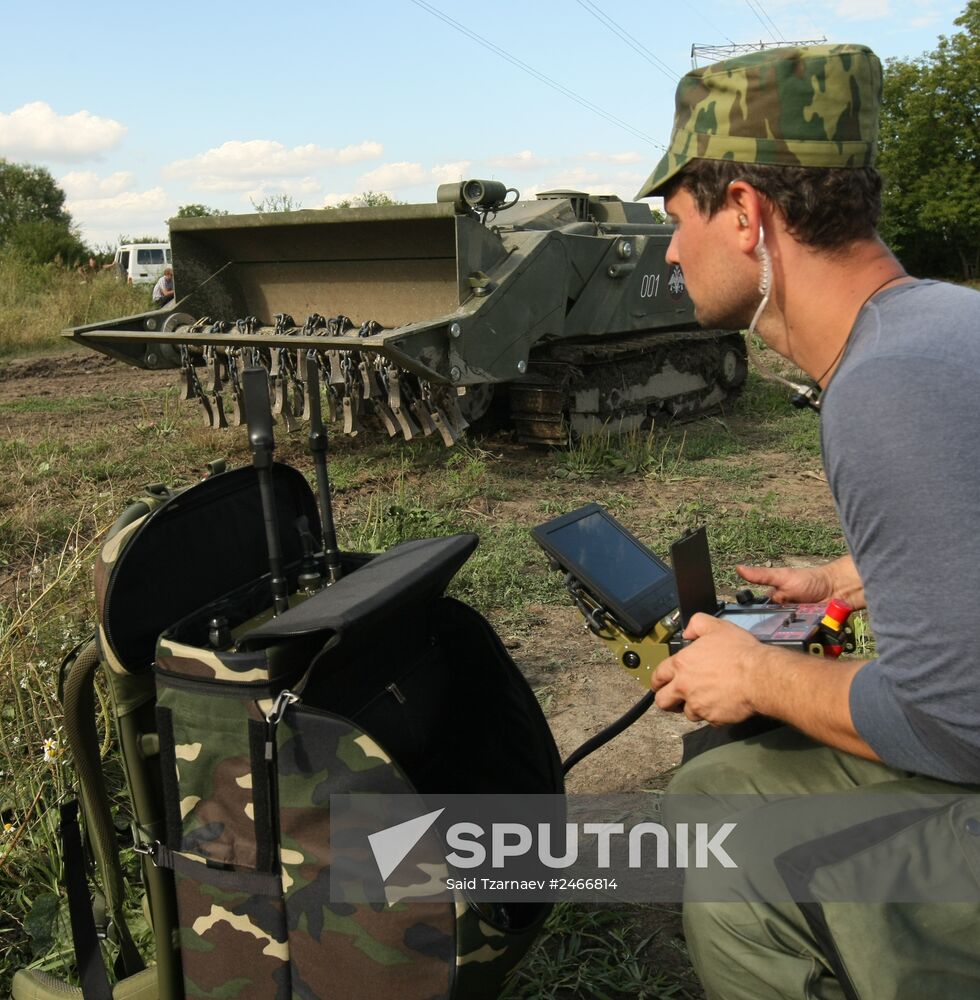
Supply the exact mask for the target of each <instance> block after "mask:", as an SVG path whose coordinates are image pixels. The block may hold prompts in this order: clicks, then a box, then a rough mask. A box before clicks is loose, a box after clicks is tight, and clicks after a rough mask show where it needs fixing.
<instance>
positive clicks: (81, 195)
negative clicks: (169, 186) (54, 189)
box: [58, 170, 136, 200]
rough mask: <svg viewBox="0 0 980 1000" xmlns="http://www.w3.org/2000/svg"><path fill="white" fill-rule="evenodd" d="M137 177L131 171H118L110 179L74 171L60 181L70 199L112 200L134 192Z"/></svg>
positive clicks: (88, 172) (84, 171) (91, 172)
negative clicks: (125, 192) (119, 195)
mask: <svg viewBox="0 0 980 1000" xmlns="http://www.w3.org/2000/svg"><path fill="white" fill-rule="evenodd" d="M135 182H136V175H135V174H134V173H132V172H131V171H129V170H117V171H116V172H115V173H113V174H110V175H109V176H108V177H99V175H98V174H96V173H95V172H94V171H92V170H73V171H71V172H70V173H67V174H65V175H64V177H62V178H60V179H59V180H58V184H59V185H60V186H61V189H62V190H63V191H64V192H65V195H66V196H67V197H68V198H69V199H76V200H78V199H85V198H111V197H112V196H113V195H117V194H122V193H123V192H124V191H130V190H132V188H133V186H134V184H135Z"/></svg>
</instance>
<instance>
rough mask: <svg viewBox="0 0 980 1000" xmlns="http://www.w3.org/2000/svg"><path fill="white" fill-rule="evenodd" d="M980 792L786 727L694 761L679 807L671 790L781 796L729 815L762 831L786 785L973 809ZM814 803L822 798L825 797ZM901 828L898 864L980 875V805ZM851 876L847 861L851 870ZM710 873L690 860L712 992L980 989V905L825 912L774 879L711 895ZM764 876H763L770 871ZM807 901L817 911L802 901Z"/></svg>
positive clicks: (739, 998) (758, 835)
mask: <svg viewBox="0 0 980 1000" xmlns="http://www.w3.org/2000/svg"><path fill="white" fill-rule="evenodd" d="M978 791H980V786H963V785H952V784H949V783H946V782H942V781H938V780H935V779H931V778H926V777H923V776H921V775H914V774H911V773H909V772H905V771H899V770H895V769H893V768H890V767H886V766H885V765H883V764H881V763H877V762H873V761H867V760H862V759H861V758H858V757H855V756H853V755H851V754H847V753H844V752H842V751H837V750H834V749H832V748H830V747H827V746H823V745H822V744H818V743H816V742H814V741H812V740H810V739H809V738H808V737H806V736H803V735H802V734H801V733H799V732H797V731H795V730H792V729H789V728H787V727H783V728H779V729H776V730H773V731H771V732H768V733H765V734H764V735H762V736H758V737H754V738H752V739H749V740H744V741H742V742H739V743H733V744H730V745H727V746H723V747H719V748H716V749H714V750H711V751H708V752H707V753H704V754H702V755H700V756H698V757H696V758H695V759H693V760H692V761H690V762H689V763H687V764H685V765H684V766H683V767H682V768H681V769H680V771H679V772H678V773H677V775H676V776H675V778H674V779H673V781H672V782H671V785H670V787H669V789H668V798H667V801H666V803H665V811H666V812H668V813H669V811H670V809H671V806H670V796H673V795H684V796H685V797H687V796H692V797H693V796H704V797H707V798H706V799H705V801H710V800H711V799H715V800H716V801H717V799H718V798H722V799H724V800H726V801H732V800H731V799H730V798H729V797H730V796H732V795H735V796H739V795H742V796H745V797H748V796H765V797H767V798H768V797H774V798H772V799H771V802H772V803H773V804H772V805H767V804H766V802H765V801H764V800H763V799H761V798H760V799H754V800H752V801H754V802H757V803H760V804H759V805H757V806H756V807H755V808H753V809H752V810H751V814H748V813H747V814H746V815H741V816H735V817H731V818H734V819H736V820H738V822H739V823H740V824H744V825H745V826H746V827H747V830H748V832H747V836H748V837H749V838H754V839H755V840H757V841H758V840H764V839H766V838H767V837H768V838H770V839H772V837H773V835H772V833H771V831H772V829H773V828H774V826H777V825H778V822H777V823H774V822H773V820H774V818H775V819H777V820H778V817H774V816H771V815H767V813H773V814H775V811H776V809H777V808H778V806H779V804H782V805H786V804H790V805H791V804H792V803H791V802H790V800H786V799H781V798H779V797H781V796H801V797H806V796H810V795H813V796H820V795H825V794H827V793H830V794H834V795H835V798H836V796H837V795H838V794H843V795H855V794H856V795H863V796H864V798H865V799H870V798H872V797H874V798H876V799H877V798H878V795H877V793H889V792H895V793H899V794H901V793H906V792H907V793H909V794H910V795H927V796H932V795H942V796H945V795H955V796H958V797H959V796H964V795H965V796H966V801H967V803H968V808H969V809H971V810H973V812H976V809H977V807H976V805H975V804H974V802H975V796H974V794H973V793H976V792H978ZM872 793H874V795H873V796H872ZM677 801H681V800H677ZM683 801H688V802H690V801H698V800H696V799H687V798H685V800H683ZM878 801H879V802H880V801H883V800H881V799H878ZM797 802H798V803H799V805H797V806H796V807H795V808H797V810H799V809H800V808H805V807H806V805H807V804H808V801H807V800H806V799H805V798H803V799H800V800H797ZM809 804H812V805H814V806H817V807H819V800H817V799H813V800H809ZM814 817H816V819H815V823H814V825H815V826H817V827H819V814H817V813H816V812H814ZM902 838H904V840H903V839H902ZM891 839H892V841H893V843H892V845H891V850H892V856H893V857H894V856H895V850H896V847H895V842H897V844H898V845H899V846H898V848H897V850H898V852H899V854H898V857H899V863H900V864H904V865H905V867H906V868H908V869H909V870H910V871H911V875H910V876H909V877H911V878H918V879H919V880H920V885H921V884H922V883H923V881H924V880H929V879H931V878H934V877H937V875H936V873H937V871H940V870H943V869H944V870H945V871H946V872H947V876H946V877H949V875H948V873H949V872H950V871H951V872H952V876H951V877H952V878H954V879H958V880H959V881H960V883H961V884H962V880H963V879H964V878H965V879H966V880H968V881H969V880H971V879H972V880H973V882H977V881H978V879H980V820H978V819H977V818H976V817H975V816H970V817H969V818H964V815H962V814H960V815H959V817H958V822H957V823H951V822H950V816H949V815H947V814H945V810H944V811H943V815H941V816H939V817H938V818H936V819H935V820H934V821H930V823H927V824H925V825H924V826H923V825H922V824H919V827H915V828H913V827H909V828H908V829H903V830H902V831H901V832H900V833H899V834H898V835H897V837H893V838H891ZM867 853H868V852H864V854H865V855H866V854H867ZM848 861H849V863H851V862H850V859H848ZM853 863H854V864H857V865H858V866H860V865H862V864H863V865H865V866H867V865H878V864H880V859H879V860H878V861H876V860H874V858H873V857H871V858H870V859H869V858H868V857H864V856H862V857H861V858H860V859H859V860H857V861H855V862H853ZM773 871H775V868H773ZM852 874H855V872H854V871H851V870H850V869H847V868H845V870H844V877H845V878H847V877H848V876H849V875H852ZM903 874H904V875H908V874H909V872H908V871H906V872H903ZM857 875H860V872H857ZM711 877H712V876H711V874H710V873H706V872H697V871H695V870H693V869H692V870H689V871H688V873H687V876H686V880H685V891H684V899H685V903H684V931H685V936H686V938H687V943H688V949H689V952H690V955H691V960H692V962H693V964H694V968H695V970H696V971H697V973H698V976H699V977H700V979H701V982H702V984H703V986H704V988H705V992H706V994H707V996H708V998H709V1000H787V998H800V1000H962V998H966V997H976V996H980V904H977V903H975V902H928V901H917V902H901V903H897V902H867V903H865V902H833V901H829V902H824V903H823V904H821V905H820V906H819V907H818V910H819V918H818V919H817V920H816V921H814V920H813V919H812V916H813V908H812V906H811V904H809V903H807V904H804V905H803V906H801V905H799V904H798V903H796V902H794V901H793V899H797V898H799V897H797V896H793V897H789V896H788V895H787V894H786V892H785V891H784V892H783V894H782V896H781V898H777V897H773V901H771V902H766V901H765V900H766V898H767V897H766V895H765V891H763V892H762V893H761V894H755V893H748V894H746V895H748V896H749V898H750V899H751V900H752V901H725V902H714V901H703V900H711V899H712V898H717V893H716V895H715V896H712V887H711V886H709V885H707V880H708V879H710V878H711ZM765 878H766V876H765V874H763V883H765ZM974 888H975V887H974V886H973V884H972V883H970V893H968V894H967V895H968V896H970V897H971V898H975V899H980V891H978V892H977V893H973V889H974ZM715 891H716V887H715ZM923 895H928V893H923ZM735 896H736V898H738V896H739V894H738V893H735ZM760 900H761V901H760ZM808 907H810V916H811V919H809V920H808V919H807V914H806V913H805V912H804V911H805V910H806V909H807V908H808Z"/></svg>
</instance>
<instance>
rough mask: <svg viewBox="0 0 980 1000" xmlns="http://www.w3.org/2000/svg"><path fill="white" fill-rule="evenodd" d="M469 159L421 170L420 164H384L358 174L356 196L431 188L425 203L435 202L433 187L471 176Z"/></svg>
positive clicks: (393, 193) (402, 192)
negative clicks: (367, 192)
mask: <svg viewBox="0 0 980 1000" xmlns="http://www.w3.org/2000/svg"><path fill="white" fill-rule="evenodd" d="M472 165H473V164H472V162H471V161H470V160H456V161H454V162H451V163H437V164H435V165H434V166H431V167H423V166H422V164H421V163H409V162H408V161H406V160H403V161H401V162H400V163H385V164H383V165H382V166H380V167H376V168H375V169H374V170H369V171H368V172H367V173H365V174H361V176H360V177H358V179H357V185H358V188H359V189H360V193H363V192H364V191H379V192H383V193H385V194H388V195H394V196H395V197H398V196H399V193H401V194H404V192H405V189H406V188H416V187H423V188H432V189H433V190H432V191H431V192H430V193H429V195H427V196H426V198H425V200H426V201H434V200H435V194H436V193H435V187H436V186H437V185H439V184H451V183H453V182H454V181H463V180H466V178H467V177H470V176H472V173H471V171H470V167H472Z"/></svg>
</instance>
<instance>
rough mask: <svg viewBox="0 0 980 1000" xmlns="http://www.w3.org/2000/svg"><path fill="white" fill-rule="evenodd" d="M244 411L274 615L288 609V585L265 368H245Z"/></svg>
mask: <svg viewBox="0 0 980 1000" xmlns="http://www.w3.org/2000/svg"><path fill="white" fill-rule="evenodd" d="M242 381H243V382H244V384H245V411H246V413H247V416H248V443H249V446H250V447H251V449H252V465H253V467H254V468H255V472H256V474H257V475H258V478H259V495H260V496H261V498H262V518H263V520H264V521H265V542H266V546H267V547H268V549H269V582H270V584H271V587H272V614H273V616H275V615H281V614H282V613H283V612H284V611H288V610H289V584H288V583H287V581H286V577H285V576H283V572H282V545H281V544H280V541H279V518H278V516H277V513H276V494H275V490H274V489H273V486H272V455H273V452H274V451H275V450H276V441H275V438H274V437H273V434H272V407H271V406H270V405H269V373H268V372H267V371H266V370H265V368H246V369H245V372H244V374H243V375H242Z"/></svg>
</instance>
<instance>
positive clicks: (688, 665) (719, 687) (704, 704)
mask: <svg viewBox="0 0 980 1000" xmlns="http://www.w3.org/2000/svg"><path fill="white" fill-rule="evenodd" d="M684 638H685V639H694V640H696V641H695V642H692V643H691V644H690V645H689V646H685V647H684V648H683V649H681V650H680V652H678V653H675V654H674V655H673V656H671V657H668V658H667V659H666V660H664V661H663V662H662V663H661V664H660V665H659V666H658V667H657V669H656V672H655V673H654V675H653V680H652V682H651V684H650V686H651V687H652V688H653V690H654V691H656V692H657V697H656V701H657V705H658V706H659V707H660V708H662V709H664V710H665V711H668V712H683V713H684V714H685V715H686V716H687V717H688V718H689V719H690V720H691V721H692V722H697V721H698V720H700V719H704V720H706V721H707V722H710V723H711V724H712V725H715V726H721V725H725V724H726V723H730V722H741V721H742V720H743V719H747V718H748V717H749V716H750V715H752V714H754V713H755V711H756V708H755V705H754V703H753V698H752V693H753V687H754V675H755V671H756V669H757V667H758V665H759V663H760V661H761V660H762V658H763V657H764V656H765V655H766V652H767V650H766V647H765V646H764V645H763V644H762V643H761V642H759V640H758V639H756V638H755V637H754V636H753V635H752V634H751V633H749V632H747V631H746V630H745V629H744V628H739V627H738V626H737V625H733V624H732V623H731V622H726V621H722V620H721V619H720V618H713V617H712V616H711V615H703V614H698V615H693V616H692V618H691V621H690V622H689V623H688V626H687V628H686V629H685V630H684Z"/></svg>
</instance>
